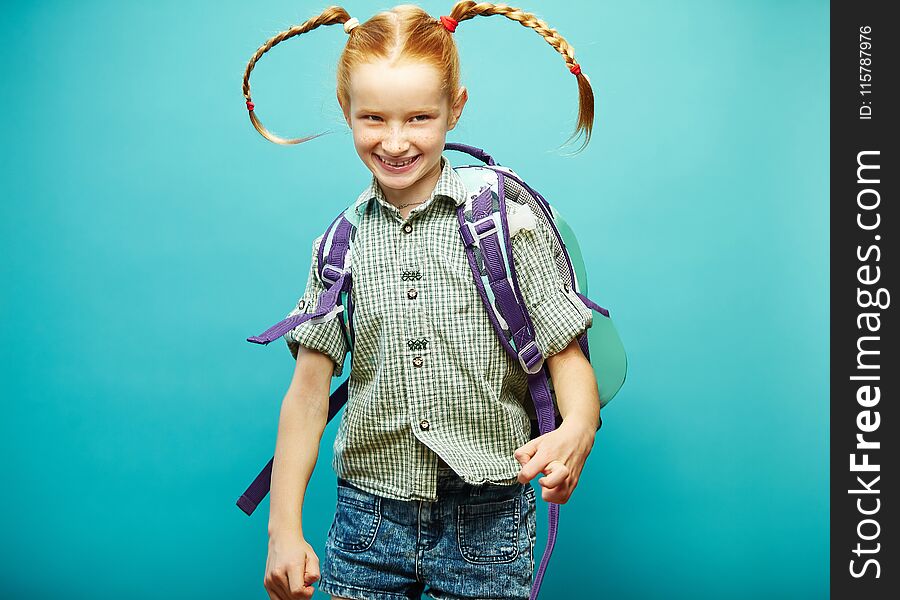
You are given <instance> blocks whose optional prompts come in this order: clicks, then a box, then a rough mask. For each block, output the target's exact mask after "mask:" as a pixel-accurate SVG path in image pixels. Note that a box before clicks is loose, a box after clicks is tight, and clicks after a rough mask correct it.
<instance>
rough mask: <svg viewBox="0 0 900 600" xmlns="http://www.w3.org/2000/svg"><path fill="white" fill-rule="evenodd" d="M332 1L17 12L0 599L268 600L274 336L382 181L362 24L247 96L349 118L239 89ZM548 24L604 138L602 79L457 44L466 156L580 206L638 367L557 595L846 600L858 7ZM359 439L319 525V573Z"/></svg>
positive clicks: (729, 6)
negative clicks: (837, 216)
mask: <svg viewBox="0 0 900 600" xmlns="http://www.w3.org/2000/svg"><path fill="white" fill-rule="evenodd" d="M422 5H423V6H424V7H425V8H426V9H428V10H429V12H431V13H432V14H434V15H440V14H447V13H448V12H449V10H450V6H451V4H450V3H439V2H431V1H429V2H424V3H422ZM325 6H326V3H322V4H310V3H298V2H286V1H282V0H279V1H271V2H265V3H251V2H234V1H227V2H204V3H199V2H192V1H185V0H179V1H177V2H176V1H173V0H167V1H159V2H109V1H104V2H99V1H84V2H20V3H5V5H4V19H3V21H2V25H0V28H2V36H0V45H2V49H3V55H4V56H6V57H7V60H6V61H5V65H4V77H3V87H4V97H5V113H6V117H5V118H4V119H3V121H2V125H0V127H2V132H3V136H2V139H3V156H2V161H0V170H2V171H0V172H2V181H3V189H4V194H3V196H4V201H3V203H2V209H0V210H2V219H0V232H2V235H0V254H2V260H0V269H2V276H3V281H4V282H5V283H4V285H3V292H2V297H0V302H2V306H0V309H2V318H0V327H2V334H3V339H4V340H5V343H4V344H2V346H0V359H2V360H0V365H2V366H0V369H2V377H3V394H2V395H3V419H2V420H0V453H2V455H3V457H4V467H3V471H4V473H3V488H4V493H3V494H0V515H2V517H0V528H2V531H3V538H4V543H3V544H2V545H0V596H3V597H8V598H25V597H28V598H58V597H65V598H70V599H78V598H134V599H140V598H173V599H174V598H266V597H267V596H266V593H265V591H264V589H263V587H262V579H263V572H264V567H265V562H266V548H267V536H266V522H267V518H268V500H266V502H265V504H264V505H263V506H262V507H261V508H260V510H259V511H258V512H257V514H255V515H254V516H253V517H252V518H248V517H246V516H245V515H244V514H243V513H241V512H240V511H239V510H238V509H237V508H236V507H235V505H234V501H235V499H236V498H237V497H238V495H240V493H241V492H242V491H243V490H244V487H245V486H246V485H247V484H249V483H250V480H251V479H252V478H253V476H254V475H256V473H257V471H258V469H259V468H261V467H262V466H263V465H264V464H265V462H266V460H268V458H269V457H270V456H271V453H272V451H273V448H274V442H275V435H276V426H277V419H278V411H279V406H280V403H281V399H282V397H283V394H284V392H285V390H286V389H287V386H288V383H289V380H290V376H291V372H292V366H293V365H292V361H291V360H290V355H289V353H288V351H287V350H286V348H285V347H284V345H283V343H274V344H272V345H271V346H270V347H265V348H264V347H260V346H256V345H252V344H248V343H247V342H245V341H244V339H245V338H246V337H247V336H248V335H251V334H256V333H259V332H260V331H261V330H263V329H264V328H265V327H267V326H269V325H270V324H271V323H272V322H274V321H276V320H278V319H280V318H281V317H282V316H283V315H284V314H285V313H286V312H287V311H288V310H289V309H290V308H291V306H292V304H293V303H294V302H295V300H296V299H297V298H298V297H299V295H300V294H301V293H302V291H303V284H304V283H305V277H306V272H307V269H308V267H309V265H308V259H309V249H310V243H311V242H312V239H313V237H315V235H317V234H318V233H320V232H321V230H323V229H324V227H325V226H326V225H327V223H328V222H330V220H331V219H332V218H333V217H334V215H336V214H337V212H338V211H339V210H340V209H341V208H342V207H344V206H345V205H346V204H348V203H349V202H350V201H351V200H352V199H353V198H355V197H356V194H357V193H358V192H359V190H361V189H362V187H363V186H364V185H365V184H366V183H367V181H368V172H367V171H365V168H364V166H363V165H362V164H361V163H360V162H359V159H358V158H357V156H356V154H355V152H354V150H353V147H352V141H351V138H350V136H349V135H348V133H347V130H346V127H345V126H344V125H343V124H342V122H341V120H340V118H339V113H338V110H337V106H336V102H335V101H334V89H333V75H334V65H335V62H336V59H337V56H338V53H339V50H340V48H341V45H342V44H343V42H344V39H345V38H344V34H343V32H342V31H341V30H340V29H339V28H331V29H321V30H317V31H315V32H313V33H311V34H308V36H306V39H303V38H297V39H292V40H289V41H288V42H286V43H285V44H283V45H282V46H279V47H277V48H276V49H275V50H273V51H272V52H271V53H270V54H267V55H266V56H264V57H263V59H262V60H261V62H260V63H259V65H258V66H257V68H256V70H255V71H254V73H253V77H252V79H251V85H252V91H253V98H254V101H255V102H256V105H257V109H258V114H259V115H260V117H261V118H262V119H263V122H264V123H265V124H266V125H268V126H269V127H270V128H271V129H272V130H274V131H275V132H277V133H280V134H282V135H286V136H297V135H301V134H307V133H311V132H315V131H321V130H324V129H332V130H334V131H335V133H333V134H331V135H328V136H325V137H323V138H320V139H317V140H315V141H313V142H310V143H308V144H305V145H301V146H299V147H278V146H276V145H274V144H271V143H269V142H267V141H265V140H264V139H263V138H262V137H260V136H259V135H258V134H257V133H256V132H255V130H254V129H253V128H252V126H251V125H250V123H249V120H248V119H247V114H246V109H245V107H244V100H243V97H242V95H241V77H242V75H243V71H244V68H245V66H246V63H247V61H248V60H249V58H250V56H251V55H252V53H253V52H254V51H255V50H256V48H257V47H258V46H259V45H261V44H262V43H263V42H264V41H265V40H266V39H268V38H269V37H270V36H272V35H274V34H275V33H277V32H279V31H282V30H283V29H286V28H288V27H289V26H291V25H293V24H295V23H299V22H301V21H303V20H304V19H305V18H307V17H309V16H312V14H314V13H315V12H317V11H318V10H319V9H320V8H324V7H325ZM345 6H346V7H347V8H348V10H349V11H350V13H351V14H353V15H355V16H358V17H359V18H360V19H361V20H365V19H366V18H368V17H369V16H371V15H372V14H374V12H376V11H377V10H379V9H382V8H387V7H389V6H390V4H387V3H385V4H381V3H372V2H362V1H352V2H347V3H346V4H345ZM523 6H524V7H525V8H527V9H529V10H532V11H534V12H536V13H538V14H539V15H540V16H542V17H543V18H545V19H546V20H547V21H548V22H549V23H550V24H551V25H552V26H553V27H555V28H557V29H558V30H559V31H560V32H561V33H562V34H563V35H564V36H566V37H567V39H569V40H570V41H571V42H572V44H573V45H574V47H575V49H576V57H577V59H578V60H579V62H580V63H581V64H582V65H583V68H584V71H585V73H587V74H588V75H589V76H590V78H591V81H592V82H593V85H594V90H595V93H596V95H597V118H596V125H595V130H594V139H593V141H592V143H591V145H590V146H589V147H588V149H587V150H586V151H585V152H584V153H582V154H580V155H578V156H575V157H566V156H564V155H563V153H562V152H560V151H558V146H559V145H560V144H561V143H562V142H563V141H564V140H565V139H566V138H567V137H568V135H569V133H570V132H571V131H572V128H573V127H574V122H575V107H576V103H577V96H576V87H575V82H574V80H573V78H572V76H571V75H570V74H569V73H568V72H567V71H566V69H565V66H564V64H563V62H562V60H561V59H560V57H559V56H558V55H557V54H556V53H555V52H554V51H553V50H552V49H551V48H550V47H549V46H547V45H546V44H545V43H544V42H543V41H542V40H541V39H540V38H539V37H538V36H537V35H535V34H534V33H533V32H531V31H529V30H526V29H524V28H522V27H520V26H518V25H517V24H515V23H513V22H511V21H507V20H505V19H503V18H502V17H492V18H490V19H478V20H475V21H469V22H465V23H463V24H461V25H460V28H459V30H458V31H457V33H456V35H457V39H458V42H459V44H460V48H461V53H462V60H463V67H464V83H465V84H466V85H467V86H468V88H469V92H470V101H469V104H468V106H467V107H466V111H465V113H464V115H463V120H462V123H461V125H460V126H459V127H458V129H457V130H455V131H454V132H451V136H450V140H451V141H464V142H467V143H471V144H475V145H481V146H484V147H487V148H489V149H490V150H491V151H492V153H493V154H494V155H495V156H496V157H498V158H499V160H500V161H501V162H502V163H504V164H507V165H510V166H512V167H513V168H515V169H516V170H517V171H518V172H519V173H520V174H521V175H522V176H523V177H525V178H526V179H527V180H528V181H529V182H530V183H531V184H532V185H533V186H534V187H536V188H537V189H538V190H540V191H542V192H543V193H544V194H545V195H547V196H548V198H549V199H550V200H551V201H552V202H554V203H555V205H556V206H557V207H558V208H559V210H560V211H562V212H563V214H564V215H566V216H567V218H568V220H569V221H570V222H571V223H572V225H573V227H574V228H575V231H576V232H577V233H578V234H579V237H580V239H581V240H582V246H583V248H584V251H585V255H586V260H587V264H588V271H589V273H590V274H591V290H592V292H593V296H594V297H595V299H596V300H597V301H598V302H599V303H600V304H601V305H603V306H607V307H609V308H610V310H611V312H612V315H613V317H614V319H615V321H616V324H617V327H618V329H619V332H620V334H621V336H622V338H623V340H624V343H625V345H626V349H627V351H628V356H629V374H628V379H627V381H626V383H625V386H624V387H623V388H622V391H621V392H620V394H619V396H617V397H616V399H615V400H614V401H613V402H612V403H611V404H610V405H609V407H607V408H606V409H604V427H603V429H602V430H601V432H600V434H599V435H598V437H597V441H596V444H595V446H594V451H593V453H592V454H591V456H590V458H589V459H588V462H587V464H586V468H585V472H584V474H583V477H582V479H581V482H580V484H579V486H578V489H577V490H576V492H575V494H574V495H573V497H572V499H571V501H570V502H569V503H568V504H566V505H564V506H563V507H562V511H561V532H560V538H559V543H558V545H557V550H556V552H555V553H554V556H553V561H552V563H551V568H550V570H549V572H548V575H547V578H546V580H545V584H544V593H543V594H542V597H545V598H563V597H577V598H586V597H594V596H596V597H604V598H612V599H619V598H694V599H701V598H758V597H762V596H765V597H770V598H772V597H774V598H822V597H827V596H828V562H827V561H828V551H829V543H828V540H829V523H828V495H827V494H828V460H827V449H828V442H829V440H828V412H827V410H828V395H829V389H828V380H827V375H828V362H827V360H828V344H829V330H828V326H829V324H828V320H827V317H828V314H829V299H828V289H829V281H828V271H829V265H828V242H829V240H828V227H829V222H828V218H829V217H828V183H827V182H828V162H827V158H828V149H829V129H828V127H829V124H828V95H827V94H828V89H829V72H828V66H829V65H828V52H829V42H828V29H829V14H828V4H827V3H825V2H811V1H806V2H804V1H794V2H774V1H769V2H763V1H753V2H750V1H743V2H736V1H715V2H714V1H691V0H684V1H682V2H661V1H640V2H627V3H620V2H599V3H598V2H587V1H570V2H566V3H559V2H556V3H554V2H548V1H537V0H530V1H529V2H528V3H527V4H525V5H523ZM448 157H449V158H450V159H451V161H452V162H453V163H454V164H462V163H464V162H466V161H465V160H464V157H462V156H461V155H459V154H456V153H451V154H448ZM336 381H337V380H336ZM336 426H337V421H334V422H333V423H332V424H331V425H329V427H328V429H327V430H326V432H325V438H324V440H325V441H324V443H323V446H322V450H321V453H320V457H319V465H318V467H317V468H316V471H315V473H314V475H313V478H312V481H311V484H310V492H309V496H308V499H307V504H306V506H305V507H304V509H305V510H304V528H305V532H306V534H307V537H308V539H309V540H310V541H311V543H312V544H313V547H314V548H315V549H316V551H317V552H318V553H319V556H320V557H321V556H322V555H323V554H324V539H325V535H326V533H327V531H328V528H329V526H330V521H331V517H332V515H333V510H334V502H335V478H334V474H333V472H332V471H331V456H332V454H331V442H332V440H333V439H334V434H335V431H336ZM535 485H537V482H536V481H535ZM539 508H540V511H539V514H540V515H541V519H543V518H545V515H544V511H545V508H544V505H543V503H541V504H540V507H539ZM543 525H544V523H543V521H540V522H539V532H538V534H539V542H540V544H541V547H543V543H544V539H545V538H544V534H545V531H546V529H545V528H544V527H543ZM316 597H325V596H324V595H320V594H317V596H316Z"/></svg>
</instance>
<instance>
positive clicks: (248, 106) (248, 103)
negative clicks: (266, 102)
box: [247, 100, 253, 110]
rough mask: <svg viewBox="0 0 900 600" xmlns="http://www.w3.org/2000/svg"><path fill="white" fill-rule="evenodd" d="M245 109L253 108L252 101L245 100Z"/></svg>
mask: <svg viewBox="0 0 900 600" xmlns="http://www.w3.org/2000/svg"><path fill="white" fill-rule="evenodd" d="M247 110H253V103H252V102H250V101H249V100H247Z"/></svg>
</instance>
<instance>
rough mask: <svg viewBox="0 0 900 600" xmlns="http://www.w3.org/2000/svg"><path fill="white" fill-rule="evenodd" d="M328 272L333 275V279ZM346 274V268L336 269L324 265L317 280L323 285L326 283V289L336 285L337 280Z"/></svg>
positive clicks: (332, 266)
mask: <svg viewBox="0 0 900 600" xmlns="http://www.w3.org/2000/svg"><path fill="white" fill-rule="evenodd" d="M329 271H330V272H331V273H334V278H332V277H331V275H330V273H329ZM346 273H347V267H344V268H342V269H338V268H337V267H335V266H334V265H325V266H324V267H322V275H321V276H320V277H319V279H321V280H322V282H323V283H325V282H327V283H328V284H329V286H328V287H331V286H332V285H334V284H335V283H337V280H338V279H340V278H341V277H343V276H344V275H345V274H346Z"/></svg>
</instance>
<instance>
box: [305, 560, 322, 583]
mask: <svg viewBox="0 0 900 600" xmlns="http://www.w3.org/2000/svg"><path fill="white" fill-rule="evenodd" d="M319 577H320V573H319V557H317V556H316V555H315V554H307V556H306V579H305V580H304V582H305V583H306V585H310V584H312V583H314V582H316V581H318V580H319Z"/></svg>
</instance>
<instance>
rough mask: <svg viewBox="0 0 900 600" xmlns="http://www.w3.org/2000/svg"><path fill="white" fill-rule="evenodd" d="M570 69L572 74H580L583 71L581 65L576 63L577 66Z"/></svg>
mask: <svg viewBox="0 0 900 600" xmlns="http://www.w3.org/2000/svg"><path fill="white" fill-rule="evenodd" d="M569 71H571V73H572V75H579V74H580V73H581V65H579V64H578V63H575V66H573V67H572V68H571V69H569Z"/></svg>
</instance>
